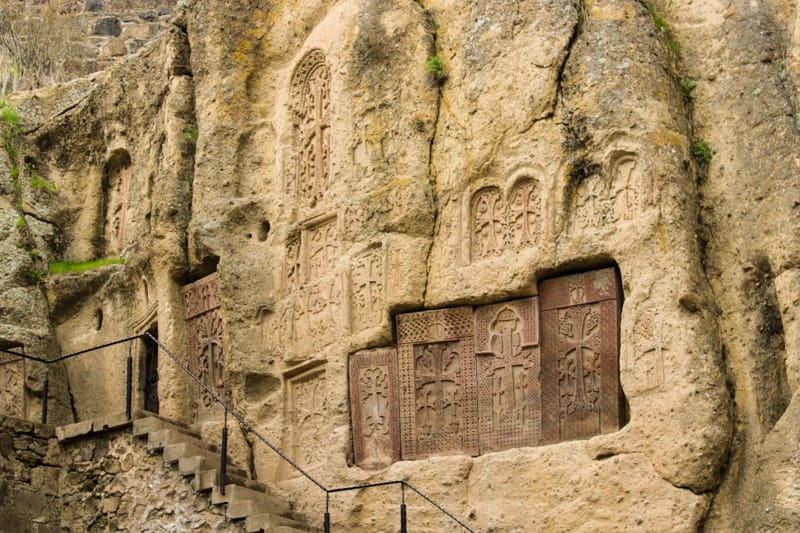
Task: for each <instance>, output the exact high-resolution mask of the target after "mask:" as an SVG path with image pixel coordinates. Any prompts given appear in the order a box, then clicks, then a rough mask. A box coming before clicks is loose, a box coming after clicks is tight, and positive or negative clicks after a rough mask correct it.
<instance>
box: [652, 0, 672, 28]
mask: <svg viewBox="0 0 800 533" xmlns="http://www.w3.org/2000/svg"><path fill="white" fill-rule="evenodd" d="M647 11H648V12H649V13H650V16H651V17H652V18H653V24H654V25H655V27H656V29H657V30H658V31H668V30H669V26H668V25H667V21H666V20H664V17H662V16H661V15H659V14H658V12H657V11H656V8H655V6H653V4H647Z"/></svg>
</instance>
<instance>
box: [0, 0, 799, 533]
mask: <svg viewBox="0 0 800 533" xmlns="http://www.w3.org/2000/svg"><path fill="white" fill-rule="evenodd" d="M186 8H187V9H186V10H185V11H183V10H181V11H179V12H178V13H176V17H175V19H174V26H173V27H172V28H171V29H170V31H169V32H167V33H165V34H164V35H163V36H162V37H161V38H160V39H159V40H157V41H154V42H153V43H151V44H150V45H147V46H145V47H144V48H143V49H142V50H141V51H140V52H139V53H138V54H136V55H135V56H133V57H131V58H129V59H127V60H125V62H124V63H123V64H121V65H122V66H119V67H113V68H112V69H110V70H108V71H106V72H104V73H103V74H99V75H97V76H96V77H95V78H94V80H89V81H81V82H76V83H74V84H72V85H70V86H67V87H55V88H52V89H51V90H49V91H45V92H40V93H37V94H32V95H21V96H18V97H15V99H14V100H13V103H14V105H15V106H16V107H17V108H18V109H19V111H20V116H21V117H23V121H24V123H25V124H24V125H25V128H26V129H28V130H31V132H30V133H29V134H28V135H26V138H25V147H24V149H23V155H24V156H26V157H29V158H31V159H32V161H34V162H35V163H36V165H37V168H39V169H40V172H42V173H43V174H45V175H46V177H47V178H48V179H50V180H51V181H53V182H55V183H56V184H57V185H58V187H59V192H58V194H57V195H48V194H45V193H43V192H41V191H39V192H36V191H30V190H28V189H29V188H26V189H25V195H24V199H25V202H26V206H27V207H26V209H27V212H29V213H30V214H31V219H33V218H36V219H38V220H40V221H42V222H41V224H40V225H38V227H37V229H36V232H35V233H36V235H37V238H38V239H39V240H40V241H41V242H42V245H41V249H42V250H43V251H44V252H45V253H46V254H47V258H48V260H49V259H51V258H56V257H58V258H60V257H70V258H74V259H90V258H94V257H99V256H104V255H110V254H113V255H118V254H122V255H125V257H126V259H127V261H126V263H125V264H124V265H117V266H110V267H105V268H103V269H97V270H93V271H90V272H88V273H84V274H79V275H65V276H59V277H54V278H51V279H50V280H49V281H48V282H47V285H46V288H47V291H46V292H47V302H45V299H44V297H43V296H42V294H41V292H40V290H39V289H38V288H37V287H35V286H30V285H25V284H24V283H23V282H22V281H21V278H20V274H21V273H24V271H25V268H27V264H28V263H26V261H28V262H29V258H28V257H27V255H26V254H25V253H24V252H21V251H19V249H17V248H16V247H15V246H14V244H13V243H14V239H15V234H14V224H15V219H16V213H15V212H14V206H13V201H12V200H11V199H10V194H11V184H10V181H9V178H8V177H7V173H6V172H3V173H2V177H1V178H0V179H2V180H3V181H2V187H3V192H4V195H5V196H4V198H3V200H1V201H0V214H2V217H0V235H2V240H0V242H2V247H3V248H2V249H3V250H4V251H5V252H7V253H6V254H4V259H3V262H2V265H3V266H2V269H0V290H2V291H3V299H2V303H0V305H1V306H2V307H3V309H4V310H5V309H9V311H7V312H3V313H2V314H0V328H2V329H0V331H8V332H9V333H8V335H6V334H5V333H3V334H0V337H2V336H3V335H6V336H8V337H9V338H8V339H6V340H7V342H9V343H10V342H21V343H22V344H24V345H25V346H26V350H27V349H28V346H29V345H30V346H31V348H30V349H31V353H37V354H39V353H42V354H43V353H56V352H57V350H56V341H55V340H53V339H54V338H55V339H57V341H58V344H59V345H60V349H61V351H62V353H63V352H68V351H71V350H76V349H79V348H84V347H86V346H88V345H93V344H98V343H101V342H104V341H108V340H111V339H113V338H117V337H124V336H126V335H129V334H131V333H141V332H144V331H151V330H152V328H154V327H156V326H157V330H158V336H159V339H161V340H162V341H163V342H164V343H165V344H167V346H169V347H171V348H172V349H174V350H176V351H177V352H178V356H179V357H181V358H183V360H186V359H187V358H188V356H187V354H184V353H182V352H181V350H182V348H181V347H183V346H186V340H187V339H186V337H187V333H186V328H185V320H184V318H185V317H184V316H183V311H182V303H181V287H182V286H183V285H185V284H187V283H189V282H193V281H196V280H198V279H200V278H202V277H204V276H206V275H208V274H211V273H213V272H216V273H217V276H218V278H219V290H220V307H219V309H220V314H221V317H222V319H223V321H224V336H223V337H224V345H225V353H226V360H225V368H226V370H227V373H228V376H227V377H228V379H229V383H230V387H231V401H232V402H233V404H234V405H235V406H236V408H237V409H239V410H240V411H241V412H243V413H244V415H245V417H246V418H247V420H248V421H250V422H251V423H252V424H253V426H254V427H255V428H256V429H257V430H259V431H260V432H263V433H264V435H266V436H268V438H269V439H270V441H271V442H273V443H275V444H279V445H280V446H281V447H282V448H283V449H284V450H286V451H287V452H288V454H289V455H290V457H292V458H293V459H294V460H296V461H297V462H298V463H299V464H300V465H301V466H303V467H306V468H308V469H309V470H310V472H311V474H312V475H313V476H315V477H316V478H319V479H320V480H321V481H323V482H324V483H325V484H326V485H328V486H339V485H350V484H353V483H357V482H366V481H383V480H389V479H406V480H408V481H409V482H411V483H412V484H414V485H415V486H417V487H418V488H420V489H421V490H423V491H425V492H426V493H427V494H429V495H430V496H432V497H434V498H435V499H436V500H437V501H440V502H441V503H442V504H443V505H445V506H446V507H447V508H448V509H450V510H451V511H453V512H454V513H455V514H456V515H458V516H459V517H464V518H465V519H466V520H467V521H468V523H469V524H470V525H471V526H474V527H475V528H476V529H479V530H481V531H526V530H530V529H531V528H532V527H533V528H536V529H542V530H554V531H559V530H561V531H581V530H583V531H590V530H591V531H594V530H623V531H625V530H627V531H640V530H654V531H661V530H674V531H694V530H697V529H701V528H704V529H706V530H709V531H729V530H735V529H737V528H739V527H740V526H741V527H743V528H745V529H756V528H758V527H761V525H762V524H763V525H764V526H765V527H769V528H771V529H772V530H784V531H786V530H791V529H792V527H793V525H795V524H796V523H797V522H798V517H797V515H796V513H797V509H798V506H797V502H798V501H800V493H798V490H797V487H798V486H799V485H798V482H797V480H798V478H800V472H798V468H797V466H796V465H797V463H798V456H797V454H798V452H797V450H798V449H800V448H798V446H797V440H798V439H797V431H796V428H797V427H798V424H799V423H800V420H798V419H797V417H798V416H800V411H798V407H797V401H796V391H797V387H798V384H800V354H798V347H800V322H799V320H800V319H799V318H798V316H797V311H796V308H797V305H798V300H799V299H800V274H798V272H800V270H799V268H800V267H798V264H797V263H798V257H800V254H798V250H797V247H798V243H800V239H798V237H800V235H798V228H799V227H800V226H799V225H798V220H797V217H798V210H799V209H800V201H799V200H798V198H800V195H799V194H798V176H799V175H800V172H798V165H800V160H798V157H797V153H798V144H799V143H798V140H800V139H798V119H797V111H796V110H797V106H798V99H799V97H798V86H800V74H799V73H800V67H798V65H799V64H800V62H798V57H800V48H798V46H800V37H798V35H800V30H798V28H800V22H798V21H799V20H800V17H799V15H798V13H797V8H796V6H794V5H790V2H786V1H779V0H774V1H772V2H758V1H753V2H745V1H744V0H741V1H740V0H735V1H734V2H697V1H696V0H692V1H690V0H680V1H675V2H669V3H667V2H664V3H663V5H662V3H658V2H656V6H655V8H656V10H657V11H658V12H660V13H662V14H663V16H664V18H665V20H666V21H667V26H668V28H665V29H659V27H658V26H657V25H656V24H655V23H654V19H653V17H652V16H651V15H650V14H649V13H648V10H647V7H646V5H645V4H644V3H642V2H637V1H633V0H604V1H603V2H599V1H593V0H585V1H583V2H579V1H577V0H573V1H570V0H563V1H558V2H545V1H531V2H524V3H523V2H520V3H510V2H499V1H493V2H479V1H474V2H445V1H440V0H420V1H416V2H415V1H411V0H344V1H341V2H337V3H332V2H326V1H323V0H302V1H301V0H294V1H292V0H287V1H285V2H270V3H263V4H260V3H256V4H252V5H248V6H245V7H241V8H240V9H236V10H231V9H230V7H229V6H226V5H224V4H223V3H220V2H206V1H201V0H197V1H192V2H187V4H186ZM675 43H677V44H679V45H680V52H679V54H678V55H677V56H676V54H675V49H676V47H675V46H674V44H675ZM190 45H191V47H190ZM434 54H438V55H439V56H440V57H441V59H442V61H443V63H444V74H446V76H445V75H440V76H438V77H437V76H435V75H429V74H428V73H427V72H426V71H425V68H424V64H425V61H426V59H427V58H429V57H430V56H432V55H434ZM683 77H691V78H692V79H694V80H695V81H696V82H697V88H696V89H695V90H694V91H693V92H692V93H691V96H693V98H687V97H686V95H685V94H684V93H683V92H682V90H681V86H680V84H679V83H678V80H679V79H680V78H683ZM697 139H702V140H704V141H706V142H707V143H708V144H709V145H710V146H711V147H712V149H713V152H714V154H713V159H712V160H711V162H710V165H708V168H706V165H705V164H703V163H701V162H698V161H696V160H695V159H694V158H693V156H692V145H693V143H694V142H695V140H697ZM125 154H127V159H126V155H125ZM128 161H129V163H130V164H129V165H128V163H127V162H128ZM3 165H5V163H3ZM127 172H130V174H129V175H128V174H126V173H127ZM298 177H301V178H302V179H300V181H298ZM125 189H127V191H126V190H125ZM34 213H35V214H36V216H35V217H34V216H33V214H34ZM123 227H124V231H120V229H121V228H123ZM53 236H60V239H55V238H54V237H53ZM59 243H60V244H59ZM604 267H616V269H617V273H618V276H619V282H620V286H621V292H622V298H621V301H622V307H621V312H620V315H619V351H620V353H619V362H618V364H619V380H620V385H621V389H622V394H623V395H624V399H625V402H626V407H627V414H628V419H627V423H626V424H625V425H624V427H622V429H620V430H619V431H614V432H611V433H607V434H603V435H599V436H595V437H593V438H590V439H588V440H585V441H570V442H562V443H559V444H553V445H548V446H540V447H536V448H527V447H520V448H516V449H511V450H505V451H501V452H496V453H485V454H484V455H482V456H480V457H476V458H471V457H467V456H466V455H453V456H448V457H429V458H423V459H420V460H415V461H399V462H396V463H394V464H391V465H390V466H387V467H384V468H381V469H378V470H370V469H366V468H361V467H359V466H348V465H349V464H350V465H352V464H353V456H352V444H351V443H352V433H351V432H352V425H351V416H350V408H349V397H348V358H349V356H350V354H353V353H357V352H359V351H361V350H364V349H370V348H378V347H388V346H390V345H392V344H393V343H394V342H395V341H397V340H398V339H397V337H396V335H397V333H396V332H395V331H393V327H392V324H393V320H394V317H395V316H396V315H398V314H405V313H416V312H419V311H424V310H425V309H434V308H455V307H474V308H479V307H482V306H485V305H492V304H496V303H498V302H504V301H510V300H519V299H524V298H531V297H535V296H537V292H538V290H539V289H538V288H539V286H540V283H541V282H542V281H544V280H547V279H550V278H554V277H558V276H561V275H568V274H573V273H577V272H585V271H590V270H596V269H599V268H604ZM31 302H33V303H31ZM47 303H49V306H50V313H49V314H48V312H47ZM49 317H52V325H51V322H50V321H49ZM100 318H102V321H101V320H100ZM25 332H27V333H25ZM12 333H13V335H22V336H23V337H24V338H23V339H18V338H17V337H12ZM25 335H27V336H25ZM3 338H4V339H5V337H3ZM36 343H39V344H36ZM126 353H127V347H125V346H119V347H117V348H113V349H109V350H108V351H107V352H104V353H103V354H102V355H96V356H90V357H94V359H91V358H90V357H87V358H85V359H83V360H82V362H79V361H74V362H71V363H69V365H68V375H69V385H70V391H71V393H72V397H73V402H72V406H73V407H74V412H75V413H76V415H77V416H78V418H79V419H86V418H89V417H92V416H95V415H96V414H101V411H104V410H106V409H108V410H110V411H111V412H118V411H119V410H120V409H119V407H120V405H121V403H120V402H121V401H122V398H123V396H122V395H121V394H120V391H121V384H122V379H123V374H122V369H123V366H122V365H123V360H124V357H125V355H126ZM134 353H135V354H137V353H139V352H138V348H137V349H136V350H135V351H134ZM546 355H547V354H544V353H543V354H542V357H545V356H546ZM137 361H138V359H137ZM138 364H139V363H138V362H137V365H138ZM137 368H138V367H137ZM159 373H160V375H159V380H160V381H159V385H160V388H159V393H160V402H161V410H162V413H164V414H167V415H168V416H171V417H174V418H179V419H181V420H183V421H185V422H188V421H191V420H192V413H191V412H189V409H188V408H187V407H186V406H188V405H191V404H192V401H193V400H195V398H194V397H193V394H194V393H193V392H192V390H191V389H190V388H189V387H188V386H187V382H186V381H185V380H183V379H182V378H180V374H179V373H178V371H177V370H176V369H175V367H174V366H173V365H172V364H171V363H170V361H169V360H168V359H166V358H164V357H161V358H160V359H159ZM34 382H35V379H34V378H27V383H28V388H29V389H30V390H32V391H35V390H37V389H35V383H34ZM137 390H138V388H137ZM64 391H66V388H65V389H64ZM137 394H138V393H137ZM401 394H403V393H402V391H401ZM60 397H61V398H62V401H63V402H66V399H67V398H68V396H67V395H66V394H65V393H64V394H61V396H60ZM137 398H138V396H137ZM137 401H138V400H137ZM64 405H65V406H67V405H68V404H66V403H64ZM102 414H107V413H102ZM209 424H212V422H209ZM209 427H211V426H209ZM209 431H211V430H209ZM212 433H213V432H212ZM401 438H402V437H401ZM239 445H240V448H241V453H242V455H243V456H244V457H248V456H249V452H250V449H252V468H253V470H254V471H255V472H256V474H257V476H258V477H259V478H260V479H264V480H273V479H279V480H281V483H280V488H279V490H281V491H285V492H286V493H287V494H290V495H291V497H292V499H293V500H294V501H295V502H296V503H297V505H298V508H299V509H300V510H312V509H318V508H319V502H320V501H321V496H320V493H319V492H318V491H317V489H316V488H315V487H314V486H313V485H312V484H310V483H309V482H308V481H307V480H304V479H302V478H301V477H297V474H296V473H294V472H292V471H291V469H289V468H288V467H287V466H286V465H285V464H284V463H281V462H280V461H279V460H278V458H277V456H276V455H275V454H273V453H272V452H271V451H270V450H269V449H268V448H267V446H265V445H263V444H262V443H260V442H259V441H258V440H257V439H254V438H253V437H252V436H248V435H243V436H242V438H241V440H240V441H239ZM423 455H425V454H423ZM370 466H371V467H372V466H374V465H370ZM381 490H384V492H380V491H362V492H358V493H348V494H341V495H339V494H337V495H336V496H335V497H334V498H333V501H332V510H333V514H334V516H335V523H337V524H339V527H342V528H345V529H348V530H353V531H356V530H363V529H364V528H365V527H369V528H372V529H376V530H389V529H391V528H394V527H395V523H396V522H395V517H394V515H392V514H391V513H388V512H387V511H386V505H387V504H386V502H387V501H393V500H391V499H392V498H394V497H395V496H396V494H395V493H394V492H391V491H393V490H394V489H393V488H387V489H381ZM413 498H414V497H413V496H410V499H409V505H410V509H409V512H410V515H412V516H414V517H415V518H414V519H413V520H414V522H413V523H415V524H419V525H418V526H415V527H419V528H421V529H423V530H442V529H447V528H448V527H450V526H449V524H448V523H447V522H446V521H442V520H443V519H442V518H441V515H439V514H437V513H436V512H435V511H434V510H433V508H431V507H430V506H428V504H426V503H424V502H423V501H421V500H414V499H413ZM394 501H396V500H394ZM712 501H713V504H712ZM109 505H111V506H112V507H113V504H109ZM310 514H313V513H310ZM390 515H391V516H390Z"/></svg>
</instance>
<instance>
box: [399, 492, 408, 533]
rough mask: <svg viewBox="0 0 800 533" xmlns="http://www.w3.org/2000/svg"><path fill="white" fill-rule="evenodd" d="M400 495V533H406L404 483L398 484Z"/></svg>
mask: <svg viewBox="0 0 800 533" xmlns="http://www.w3.org/2000/svg"><path fill="white" fill-rule="evenodd" d="M400 494H401V497H402V499H401V503H400V533H407V531H408V529H407V526H406V484H405V482H403V481H401V482H400Z"/></svg>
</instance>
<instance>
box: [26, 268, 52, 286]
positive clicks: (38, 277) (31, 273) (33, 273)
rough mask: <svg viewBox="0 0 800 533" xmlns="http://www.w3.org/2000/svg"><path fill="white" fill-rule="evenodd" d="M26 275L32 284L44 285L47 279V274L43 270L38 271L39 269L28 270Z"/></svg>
mask: <svg viewBox="0 0 800 533" xmlns="http://www.w3.org/2000/svg"><path fill="white" fill-rule="evenodd" d="M25 275H26V277H27V278H28V281H30V282H31V283H37V284H38V283H42V282H43V281H44V279H45V277H47V274H45V273H44V272H42V271H41V270H38V269H35V268H30V269H28V270H27V271H26V272H25Z"/></svg>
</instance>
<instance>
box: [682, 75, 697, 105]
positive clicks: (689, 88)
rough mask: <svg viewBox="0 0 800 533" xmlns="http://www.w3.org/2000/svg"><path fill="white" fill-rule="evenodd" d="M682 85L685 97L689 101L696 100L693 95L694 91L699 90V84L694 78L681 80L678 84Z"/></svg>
mask: <svg viewBox="0 0 800 533" xmlns="http://www.w3.org/2000/svg"><path fill="white" fill-rule="evenodd" d="M678 83H680V85H681V91H683V97H684V98H686V99H687V100H694V99H695V96H694V94H692V93H693V92H694V90H695V89H696V88H697V82H696V81H694V80H693V79H692V78H681V79H680V81H679V82H678Z"/></svg>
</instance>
